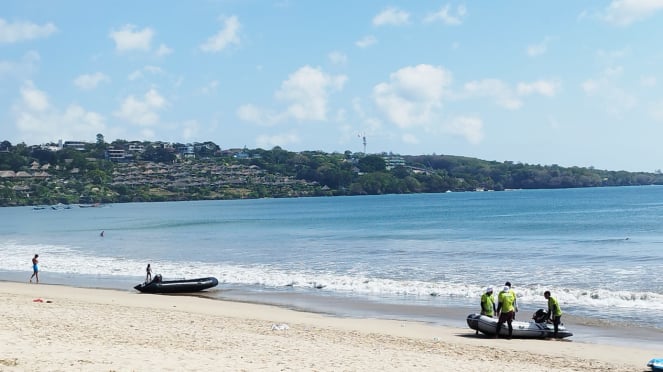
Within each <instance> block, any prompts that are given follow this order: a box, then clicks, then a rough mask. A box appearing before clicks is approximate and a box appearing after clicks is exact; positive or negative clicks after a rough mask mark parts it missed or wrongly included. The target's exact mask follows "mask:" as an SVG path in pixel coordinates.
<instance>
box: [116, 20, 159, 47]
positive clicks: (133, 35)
mask: <svg viewBox="0 0 663 372" xmlns="http://www.w3.org/2000/svg"><path fill="white" fill-rule="evenodd" d="M108 36H109V37H110V38H111V39H113V41H114V42H115V49H116V50H117V51H118V52H129V51H132V50H138V51H145V52H146V51H149V50H150V45H151V43H152V37H153V36H154V31H152V29H151V28H149V27H146V28H144V29H142V30H136V26H134V25H124V26H123V27H122V28H121V29H120V30H119V31H111V32H110V33H109V35H108Z"/></svg>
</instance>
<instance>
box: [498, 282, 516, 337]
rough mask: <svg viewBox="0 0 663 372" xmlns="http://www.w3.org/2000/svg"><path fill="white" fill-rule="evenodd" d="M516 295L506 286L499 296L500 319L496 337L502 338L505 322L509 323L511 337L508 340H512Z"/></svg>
mask: <svg viewBox="0 0 663 372" xmlns="http://www.w3.org/2000/svg"><path fill="white" fill-rule="evenodd" d="M515 304H516V294H515V293H514V292H513V291H512V290H511V288H509V286H504V289H503V290H502V292H500V293H499V294H498V295H497V314H499V318H498V320H497V330H496V333H495V337H500V329H501V328H502V325H503V324H504V322H506V323H507V325H508V327H509V336H508V337H507V338H508V339H511V335H512V334H513V325H512V324H511V323H512V322H513V319H514V318H515V316H516V307H515Z"/></svg>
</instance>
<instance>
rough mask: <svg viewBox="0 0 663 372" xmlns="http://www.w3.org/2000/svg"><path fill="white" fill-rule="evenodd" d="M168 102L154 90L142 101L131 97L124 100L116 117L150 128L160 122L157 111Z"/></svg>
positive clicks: (146, 94) (148, 92)
mask: <svg viewBox="0 0 663 372" xmlns="http://www.w3.org/2000/svg"><path fill="white" fill-rule="evenodd" d="M166 104H167V102H166V100H165V99H164V98H163V97H162V96H161V95H160V94H159V92H158V91H157V90H156V89H154V88H152V89H150V90H149V91H147V93H145V95H144V96H143V97H142V99H141V98H140V97H139V98H136V97H134V96H133V95H130V96H128V97H126V98H125V99H124V101H123V102H122V104H121V105H120V109H119V110H118V111H116V112H115V116H117V117H119V118H121V119H124V120H126V121H128V122H130V123H133V124H138V125H145V126H150V125H154V124H156V123H157V122H158V121H159V114H158V112H157V111H159V110H161V109H163V108H164V107H165V106H166Z"/></svg>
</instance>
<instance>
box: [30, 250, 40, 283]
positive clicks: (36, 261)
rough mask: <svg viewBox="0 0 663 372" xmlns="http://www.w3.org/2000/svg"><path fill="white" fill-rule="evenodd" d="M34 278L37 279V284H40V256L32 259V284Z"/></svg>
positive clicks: (36, 255)
mask: <svg viewBox="0 0 663 372" xmlns="http://www.w3.org/2000/svg"><path fill="white" fill-rule="evenodd" d="M32 278H35V279H37V284H39V255H38V254H35V256H34V257H32V276H31V277H30V283H32Z"/></svg>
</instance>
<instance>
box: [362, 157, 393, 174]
mask: <svg viewBox="0 0 663 372" xmlns="http://www.w3.org/2000/svg"><path fill="white" fill-rule="evenodd" d="M357 165H358V166H359V170H361V171H362V172H364V173H371V172H382V171H384V170H385V169H386V168H387V164H386V163H385V161H384V159H382V157H381V156H378V155H367V156H364V157H363V158H361V159H359V162H358V164H357Z"/></svg>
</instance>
